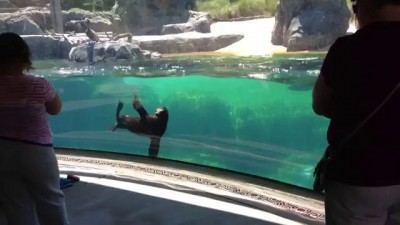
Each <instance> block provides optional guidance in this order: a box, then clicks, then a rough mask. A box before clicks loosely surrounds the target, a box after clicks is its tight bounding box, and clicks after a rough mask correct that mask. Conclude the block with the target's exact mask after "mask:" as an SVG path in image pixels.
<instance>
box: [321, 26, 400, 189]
mask: <svg viewBox="0 0 400 225" xmlns="http://www.w3.org/2000/svg"><path fill="white" fill-rule="evenodd" d="M321 74H322V76H323V77H324V79H325V82H326V83H327V85H328V86H329V87H331V88H332V89H333V104H332V112H333V113H332V118H331V122H330V125H329V129H328V142H329V145H330V146H331V147H332V149H333V154H334V157H335V160H334V161H333V163H332V164H331V165H330V166H329V168H328V177H329V178H331V179H334V180H337V181H340V182H343V183H347V184H353V185H360V186H386V185H398V184H400V90H399V91H397V92H396V94H395V95H394V96H393V97H392V98H391V99H390V100H389V101H388V102H387V103H386V104H385V105H384V106H383V108H382V109H381V110H380V111H379V112H378V113H377V114H376V115H375V116H374V117H373V118H372V119H371V120H369V121H368V122H367V124H366V125H365V126H364V127H362V129H360V130H359V131H358V132H357V133H356V134H355V135H354V136H353V137H352V138H351V139H350V140H349V141H348V142H346V144H344V147H343V148H342V149H340V150H339V151H335V146H337V145H338V144H339V143H340V142H341V141H342V140H343V139H344V138H345V137H346V135H348V134H349V133H350V132H352V131H353V130H354V129H355V127H356V126H357V125H358V124H359V123H361V122H362V121H363V120H364V119H365V118H366V117H367V116H368V115H369V114H370V113H371V112H372V111H374V109H375V108H376V107H377V106H378V105H379V104H380V103H381V102H382V101H384V99H385V98H386V97H387V96H388V94H389V93H390V92H391V91H392V90H393V88H394V87H395V86H396V85H397V84H398V83H399V82H400V22H378V23H373V24H371V25H368V26H366V27H364V28H362V29H360V30H358V31H357V32H356V33H355V34H352V35H348V36H344V37H341V38H339V39H338V40H337V41H336V42H335V43H334V44H333V45H332V46H331V48H330V49H329V51H328V54H327V56H326V58H325V61H324V63H323V65H322V68H321Z"/></svg>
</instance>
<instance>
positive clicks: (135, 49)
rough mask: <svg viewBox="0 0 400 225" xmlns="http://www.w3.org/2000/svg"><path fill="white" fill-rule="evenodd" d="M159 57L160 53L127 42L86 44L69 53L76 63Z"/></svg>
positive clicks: (74, 48)
mask: <svg viewBox="0 0 400 225" xmlns="http://www.w3.org/2000/svg"><path fill="white" fill-rule="evenodd" d="M91 45H93V46H91ZM91 48H92V49H91ZM159 57H161V54H160V53H156V52H152V51H144V50H142V49H141V48H140V47H139V46H138V45H136V44H132V43H129V42H125V41H106V42H97V43H84V44H81V45H78V46H75V47H73V48H72V49H71V51H70V53H69V59H70V60H72V61H75V62H97V61H107V60H135V59H143V58H153V59H154V58H159Z"/></svg>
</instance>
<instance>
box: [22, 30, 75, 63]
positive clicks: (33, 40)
mask: <svg viewBox="0 0 400 225" xmlns="http://www.w3.org/2000/svg"><path fill="white" fill-rule="evenodd" d="M22 38H23V39H24V40H25V41H26V43H27V44H28V46H29V48H30V50H31V52H32V58H33V59H66V58H68V53H69V51H70V49H71V48H72V45H71V43H69V41H68V40H66V39H65V38H62V37H53V36H49V35H22Z"/></svg>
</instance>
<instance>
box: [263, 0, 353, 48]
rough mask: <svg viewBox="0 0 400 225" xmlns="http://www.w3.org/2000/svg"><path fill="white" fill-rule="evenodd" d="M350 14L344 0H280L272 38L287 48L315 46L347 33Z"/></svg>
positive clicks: (328, 42) (327, 43) (330, 41)
mask: <svg viewBox="0 0 400 225" xmlns="http://www.w3.org/2000/svg"><path fill="white" fill-rule="evenodd" d="M350 16H351V14H350V10H349V8H348V7H347V4H346V0H280V2H279V4H278V6H277V13H276V15H275V26H274V29H273V31H272V40H271V42H272V44H274V45H283V46H285V47H287V51H304V50H318V49H321V48H324V47H327V46H330V45H331V44H332V43H333V42H334V41H335V40H336V38H338V37H340V36H343V35H345V34H346V31H347V29H348V27H349V19H350Z"/></svg>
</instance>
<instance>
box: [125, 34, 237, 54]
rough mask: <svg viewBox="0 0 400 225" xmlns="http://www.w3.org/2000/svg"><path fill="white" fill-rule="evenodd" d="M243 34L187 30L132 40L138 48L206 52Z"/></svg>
mask: <svg viewBox="0 0 400 225" xmlns="http://www.w3.org/2000/svg"><path fill="white" fill-rule="evenodd" d="M243 37H244V36H243V35H242V34H213V33H207V34H204V33H197V32H189V33H182V34H174V35H154V36H153V35H152V36H134V37H133V38H132V42H134V43H137V44H138V45H139V46H140V48H142V49H146V50H150V51H155V52H159V53H161V54H166V53H187V52H208V51H215V50H218V49H220V48H224V47H226V46H228V45H231V44H233V43H235V42H237V41H240V40H241V39H242V38H243Z"/></svg>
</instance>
